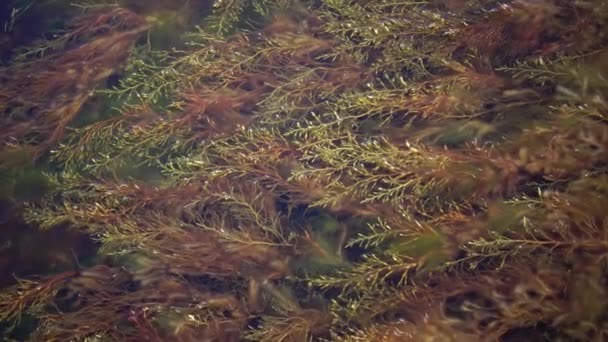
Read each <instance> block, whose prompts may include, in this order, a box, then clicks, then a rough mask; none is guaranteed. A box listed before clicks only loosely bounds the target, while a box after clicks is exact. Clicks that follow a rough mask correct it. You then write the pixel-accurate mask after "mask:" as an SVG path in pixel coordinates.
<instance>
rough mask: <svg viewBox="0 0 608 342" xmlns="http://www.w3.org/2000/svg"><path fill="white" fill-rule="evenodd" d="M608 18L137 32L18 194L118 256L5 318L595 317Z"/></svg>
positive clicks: (567, 337)
mask: <svg viewBox="0 0 608 342" xmlns="http://www.w3.org/2000/svg"><path fill="white" fill-rule="evenodd" d="M572 13H576V15H574V16H573V15H571V14H572ZM607 18H608V6H606V4H605V1H600V0H590V1H577V2H571V1H562V0H546V1H518V2H510V1H494V0H493V1H491V0H487V1H485V0H484V1H482V0H480V1H451V0H446V1H441V0H436V1H435V0H433V1H431V0H429V1H388V0H371V1H365V2H361V1H350V0H324V1H310V2H308V1H297V2H296V1H257V0H256V1H253V0H252V1H245V0H235V1H223V0H222V1H215V2H213V4H212V11H211V12H210V14H209V15H208V16H206V17H205V18H203V19H202V21H201V22H200V26H198V27H197V28H196V29H195V30H193V31H192V32H190V33H188V34H187V35H185V36H184V39H185V41H187V47H185V48H184V49H180V50H179V51H178V50H173V51H150V50H149V49H148V48H147V47H146V46H145V44H142V45H140V46H139V47H138V48H136V49H135V50H134V52H133V53H132V55H131V59H130V61H129V62H128V64H127V65H126V66H125V69H124V74H122V75H121V80H120V82H119V85H118V86H117V87H116V88H114V89H111V90H108V91H105V93H106V96H108V97H109V98H110V99H112V101H116V103H120V102H121V101H124V103H123V105H122V106H121V108H120V113H117V114H116V115H114V116H111V117H109V118H107V119H105V120H102V121H99V122H95V123H91V124H88V125H84V126H83V127H79V128H78V129H75V130H74V131H73V132H72V133H70V134H69V135H68V136H67V137H66V138H65V139H63V141H62V143H61V145H60V146H56V147H55V148H54V150H53V153H52V162H53V163H54V165H56V166H57V168H58V169H59V170H60V171H59V172H57V173H55V174H54V175H53V182H54V183H56V184H57V188H56V189H53V191H52V193H51V194H50V195H49V196H47V197H46V199H45V200H44V201H42V202H41V203H35V204H31V205H29V206H28V207H27V209H26V211H25V212H24V218H25V219H26V220H27V221H28V222H30V223H32V224H35V225H38V226H39V227H40V228H42V229H51V228H53V227H56V226H69V227H71V228H73V229H79V230H82V231H85V232H87V233H88V234H90V235H91V236H92V237H94V238H95V239H97V240H99V241H100V243H101V249H100V253H101V255H102V256H106V257H108V258H109V259H108V261H107V262H106V264H107V265H106V264H101V265H95V266H93V267H91V268H87V269H85V270H82V271H81V272H78V273H76V274H72V275H66V274H63V275H57V276H55V277H54V278H53V277H50V278H47V279H44V280H40V281H32V282H29V281H25V280H24V281H23V282H21V283H20V284H18V285H16V286H15V287H13V288H11V289H7V290H6V291H4V292H2V294H1V295H0V319H1V320H7V321H14V320H15V319H17V318H19V317H20V316H21V315H25V314H28V315H33V316H35V317H39V318H40V319H41V320H42V321H41V323H40V325H39V326H38V327H37V328H36V329H35V331H34V332H33V334H34V335H32V336H35V337H38V338H42V339H58V340H60V339H62V338H63V339H66V338H68V339H81V340H86V339H90V338H91V336H92V335H98V336H105V337H106V338H108V339H117V338H124V337H125V336H126V337H134V336H137V337H138V338H142V337H143V338H147V339H150V340H154V339H157V340H163V339H164V340H180V341H191V340H205V339H207V340H221V341H238V340H241V339H247V340H253V341H308V340H318V341H326V340H335V341H380V340H381V341H404V340H405V341H410V340H411V341H426V340H432V339H434V340H441V341H444V340H445V341H450V340H453V341H465V340H470V341H487V340H505V341H507V340H509V339H513V338H517V336H519V334H521V332H522V331H526V332H527V331H529V332H530V336H532V335H535V334H537V335H539V336H546V338H550V339H551V340H555V341H572V340H581V341H582V340H593V341H602V340H604V339H605V338H606V336H608V325H607V324H606V320H605V317H606V313H607V312H608V296H607V294H606V291H605V290H604V287H605V286H604V285H605V284H604V282H605V278H606V259H605V256H606V253H607V252H608V240H607V238H606V236H608V235H607V234H608V231H607V229H608V217H607V216H606V210H605V208H607V207H608V185H607V184H608V175H607V174H606V172H607V171H608V166H607V165H608V164H607V161H608V148H607V146H608V125H607V122H608V121H607V118H608V116H607V112H608V103H607V102H606V101H607V100H606V96H607V95H608V93H607V91H608V82H607V81H606V79H607V78H606V77H607V76H608V68H607V67H606V62H605V56H606V42H607V38H608V37H606V36H605V33H603V32H604V31H605V29H606V28H607V26H606V24H607V22H606V19H607ZM161 26H162V25H161ZM599 28H602V29H599ZM133 256H135V257H133ZM131 257H133V258H139V259H138V260H140V261H138V262H135V261H133V260H135V259H130V258H131ZM83 283H84V284H85V285H86V286H84V288H89V289H90V290H89V291H88V292H87V291H85V290H83V285H82V284H83ZM159 289H160V293H159ZM69 293H77V294H80V296H84V297H86V298H85V299H84V300H83V301H81V302H76V301H72V300H71V299H70V298H72V297H68V299H67V300H66V299H65V298H64V297H65V296H67V294H69ZM184 293H185V294H186V295H184ZM58 294H61V296H59V297H60V298H63V300H64V302H63V303H64V304H65V305H68V308H69V310H65V312H57V311H53V310H51V309H48V308H49V307H52V306H53V305H55V304H57V301H58V300H59V299H58V297H57V296H58ZM66 302H67V304H66ZM127 313H128V314H127Z"/></svg>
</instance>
